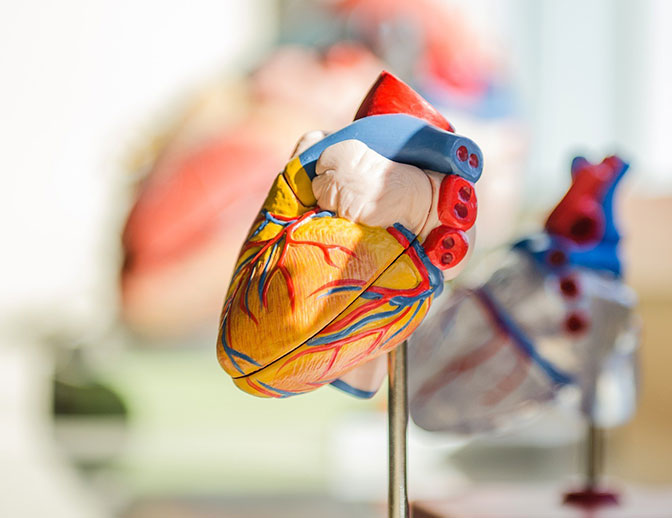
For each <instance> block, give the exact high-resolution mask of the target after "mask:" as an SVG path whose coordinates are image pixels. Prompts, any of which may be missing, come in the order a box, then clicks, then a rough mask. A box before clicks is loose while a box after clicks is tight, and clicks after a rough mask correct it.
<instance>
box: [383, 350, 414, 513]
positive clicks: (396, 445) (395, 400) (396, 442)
mask: <svg viewBox="0 0 672 518" xmlns="http://www.w3.org/2000/svg"><path fill="white" fill-rule="evenodd" d="M407 362H408V360H407V345H406V342H404V343H402V344H401V345H399V346H398V347H397V348H396V349H395V350H394V351H392V352H391V353H389V355H388V357H387V372H388V377H389V380H388V383H389V384H388V393H387V394H388V395H387V402H388V410H387V412H388V414H387V418H388V433H389V436H388V448H389V450H388V453H389V486H388V497H387V506H388V507H387V509H388V512H387V516H388V518H408V516H409V513H408V493H407V490H406V440H407V439H406V427H407V425H408V389H407Z"/></svg>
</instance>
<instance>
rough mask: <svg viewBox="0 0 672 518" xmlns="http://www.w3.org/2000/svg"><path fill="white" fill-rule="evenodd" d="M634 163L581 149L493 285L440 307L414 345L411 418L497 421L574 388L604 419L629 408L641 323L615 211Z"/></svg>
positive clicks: (472, 427) (586, 408)
mask: <svg viewBox="0 0 672 518" xmlns="http://www.w3.org/2000/svg"><path fill="white" fill-rule="evenodd" d="M627 169H628V165H627V164H626V163H624V162H623V161H622V160H621V159H619V158H618V157H616V156H611V157H607V158H605V159H604V160H603V161H602V162H600V163H597V164H592V163H589V162H588V161H587V160H585V159H584V158H582V157H577V158H575V159H574V161H573V163H572V168H571V172H572V184H571V187H570V188H569V190H568V191H567V193H566V194H565V196H564V198H563V199H562V200H561V201H560V203H559V204H558V205H557V206H556V207H555V209H554V210H553V211H552V212H551V214H550V216H549V217H548V219H547V221H546V226H545V229H544V232H541V233H539V234H536V235H533V236H530V237H528V238H526V239H523V240H521V241H519V242H518V243H516V244H514V245H513V246H512V247H511V248H510V249H509V250H508V251H507V252H506V254H505V255H504V256H503V257H498V260H497V261H496V268H495V269H494V271H492V272H491V275H490V277H489V278H488V279H487V281H486V282H484V283H481V284H478V283H477V284H474V285H469V286H466V287H460V288H458V289H456V290H455V291H454V292H453V293H452V294H451V295H450V296H449V297H446V298H445V299H443V300H442V301H441V304H440V307H439V306H437V307H434V308H433V311H432V315H431V316H430V317H429V318H427V320H426V322H425V323H423V325H422V326H421V328H420V329H419V330H418V332H417V333H416V334H415V335H414V336H413V337H412V339H411V340H410V345H409V401H410V412H411V416H412V417H413V420H414V421H415V422H416V424H418V425H419V426H421V427H422V428H425V429H427V430H431V431H443V432H452V433H455V432H457V433H474V432H483V431H488V430H493V429H500V428H502V427H504V426H507V425H509V424H510V423H512V422H513V421H515V420H516V419H518V418H520V417H522V416H524V415H527V414H529V413H530V410H532V409H533V407H535V406H539V405H541V404H543V403H544V402H552V401H554V400H556V398H557V396H558V395H559V394H561V393H566V392H567V390H570V391H572V392H573V393H575V394H578V396H579V397H578V398H577V400H578V402H579V405H580V411H581V413H582V414H583V415H584V416H585V417H586V418H587V420H588V421H590V422H591V423H594V424H595V425H597V426H600V427H609V426H615V425H618V424H621V423H623V422H624V421H626V420H627V419H628V418H629V417H630V416H631V415H632V413H633V412H634V408H635V404H636V394H637V370H636V353H637V349H638V343H639V324H638V319H637V317H636V315H635V314H634V306H635V303H636V300H635V296H634V293H633V292H632V290H630V288H629V287H628V286H627V285H626V284H625V283H624V282H623V278H622V268H621V261H620V259H619V254H618V248H619V246H618V245H619V241H620V236H619V232H618V230H617V227H616V225H615V224H614V211H613V200H614V193H615V190H616V186H617V184H618V182H619V181H620V180H621V178H622V177H623V175H624V174H625V172H626V171H627ZM566 389H567V390H566Z"/></svg>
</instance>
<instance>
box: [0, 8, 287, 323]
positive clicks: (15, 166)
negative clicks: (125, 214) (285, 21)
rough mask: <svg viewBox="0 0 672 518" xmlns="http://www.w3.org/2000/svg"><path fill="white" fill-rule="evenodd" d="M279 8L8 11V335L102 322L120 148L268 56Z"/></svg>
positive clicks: (0, 57) (4, 142) (0, 138)
mask: <svg viewBox="0 0 672 518" xmlns="http://www.w3.org/2000/svg"><path fill="white" fill-rule="evenodd" d="M273 7H274V5H273V3H272V2H270V1H264V0H255V1H253V0H142V1H135V0H114V1H111V0H96V1H91V0H61V1H59V2H50V1H48V0H25V1H21V2H2V3H0V207H2V208H1V209H0V235H2V240H3V251H2V253H1V254H0V258H1V259H0V272H2V273H1V277H0V286H1V288H0V322H2V320H7V319H14V318H16V317H17V316H19V315H21V314H25V312H26V311H30V312H31V313H32V315H33V317H34V316H35V311H36V310H38V311H39V310H43V311H44V313H43V316H44V318H49V316H53V315H54V314H56V315H57V318H62V317H64V316H67V318H70V317H74V318H77V319H83V318H90V317H93V316H94V314H95V311H96V308H95V307H92V302H94V301H95V298H94V299H92V294H93V293H95V292H96V290H100V289H101V286H100V282H101V279H100V277H101V274H100V271H99V270H100V265H101V264H107V263H105V258H104V257H101V254H102V253H109V252H108V251H109V250H110V246H109V245H108V244H105V241H107V242H114V240H115V239H118V236H109V235H105V234H104V231H106V229H108V228H109V221H108V220H109V217H110V203H115V202H116V201H115V200H114V199H113V197H112V195H114V194H118V189H119V183H120V180H119V176H118V175H119V174H120V173H119V170H118V169H116V168H117V166H118V163H119V160H120V158H121V155H122V153H123V152H124V151H126V150H125V149H124V146H127V145H128V144H129V143H131V142H132V141H133V138H134V137H135V135H134V132H136V131H138V130H139V129H140V128H141V127H142V126H143V124H144V123H146V122H147V120H148V119H151V117H152V115H154V114H155V113H156V112H157V111H158V110H160V109H161V108H163V107H164V106H165V105H166V104H167V103H168V102H169V101H170V100H171V99H174V98H176V97H179V95H181V94H183V93H184V92H185V91H188V89H189V88H191V87H194V86H197V85H198V83H199V82H201V81H203V80H205V79H208V78H210V77H212V76H213V74H217V73H219V72H221V71H223V70H226V69H227V67H230V65H231V64H233V63H237V64H241V63H242V62H244V60H245V59H246V57H247V56H250V55H253V54H254V52H255V51H257V52H258V51H259V50H260V49H261V48H263V47H264V46H266V45H268V44H269V42H270V41H272V39H273V36H274V28H273V20H272V15H273ZM115 175H116V176H115ZM113 250H114V249H112V253H113ZM108 262H109V261H108ZM64 312H67V315H64ZM23 318H28V317H27V316H24V317H23Z"/></svg>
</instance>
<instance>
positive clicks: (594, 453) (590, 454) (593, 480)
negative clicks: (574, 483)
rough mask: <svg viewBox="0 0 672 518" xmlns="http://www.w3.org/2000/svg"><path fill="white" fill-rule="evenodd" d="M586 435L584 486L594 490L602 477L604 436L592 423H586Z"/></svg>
mask: <svg viewBox="0 0 672 518" xmlns="http://www.w3.org/2000/svg"><path fill="white" fill-rule="evenodd" d="M587 428H588V429H587V433H586V471H585V474H586V486H587V487H588V488H589V489H594V488H596V487H597V486H598V485H599V483H600V477H601V475H602V462H603V456H602V450H603V448H604V434H603V432H602V430H600V429H599V428H598V427H597V426H595V424H594V423H593V422H592V421H588V427H587Z"/></svg>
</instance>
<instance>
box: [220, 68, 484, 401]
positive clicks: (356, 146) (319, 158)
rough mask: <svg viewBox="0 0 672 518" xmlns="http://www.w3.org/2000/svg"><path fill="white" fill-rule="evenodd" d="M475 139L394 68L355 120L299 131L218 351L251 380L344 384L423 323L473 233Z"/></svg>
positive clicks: (245, 264) (300, 385) (247, 256)
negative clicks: (325, 128) (335, 126)
mask: <svg viewBox="0 0 672 518" xmlns="http://www.w3.org/2000/svg"><path fill="white" fill-rule="evenodd" d="M482 167H483V157H482V154H481V151H480V150H479V148H478V146H477V145H476V144H475V143H474V142H472V141H471V140H469V139H468V138H465V137H462V136H458V135H456V134H455V133H454V130H453V127H452V126H451V124H450V123H449V122H448V121H447V120H446V119H444V118H443V116H441V115H440V114H439V113H438V112H437V111H436V110H435V109H434V108H432V106H431V105H429V103H427V102H426V101H425V100H424V99H422V97H420V96H419V95H418V94H416V93H415V92H414V91H413V90H412V89H411V88H410V87H408V86H407V85H405V84H404V83H402V82H401V81H399V80H398V79H396V78H395V77H394V76H392V75H391V74H389V73H386V72H383V73H382V74H381V75H380V77H379V78H378V80H377V81H376V83H375V84H374V85H373V87H372V88H371V90H370V91H369V93H368V94H367V96H366V97H365V99H364V101H363V103H362V105H361V106H360V108H359V111H358V112H357V115H356V117H355V121H354V122H353V123H352V124H350V125H349V126H346V127H345V128H343V129H341V130H339V131H336V132H334V133H331V134H329V135H325V134H324V133H321V132H312V133H309V134H307V135H305V136H304V137H303V138H302V139H301V140H300V141H299V143H298V145H297V149H296V152H295V154H294V156H293V157H292V158H291V159H290V161H289V162H288V163H287V165H286V166H285V169H284V170H283V171H282V172H281V173H280V174H279V175H278V177H277V178H276V180H275V182H274V183H273V185H272V187H271V190H270V192H269V194H268V197H267V198H266V201H265V202H264V204H263V207H262V209H261V211H260V212H259V215H258V217H257V218H256V220H255V221H254V223H253V224H252V228H251V229H250V232H249V234H248V237H247V239H246V241H245V243H244V244H243V246H242V249H241V252H240V255H239V257H238V261H237V264H236V267H235V270H234V273H233V278H232V280H231V283H230V285H229V288H228V293H227V296H226V299H225V301H224V307H223V310H222V317H221V324H220V332H219V338H218V344H217V353H218V359H219V362H220V364H221V365H222V367H223V368H224V370H225V371H226V372H227V373H228V374H229V375H231V376H232V377H233V380H234V383H235V384H236V385H237V386H238V387H239V388H241V389H242V390H244V391H246V392H248V393H250V394H253V395H256V396H261V397H286V396H291V395H295V394H300V393H304V392H308V391H312V390H314V389H316V388H318V387H320V386H322V385H325V384H329V383H335V384H336V385H339V386H341V387H342V388H343V387H344V386H347V383H346V382H343V381H342V380H341V377H342V376H344V375H347V374H348V373H350V372H351V371H353V370H355V369H357V368H358V367H360V366H362V365H364V364H366V363H367V362H369V361H371V360H373V359H374V358H376V357H378V356H380V355H382V354H384V353H386V352H388V351H390V350H391V349H393V348H394V347H395V346H397V345H398V344H399V343H400V342H402V341H403V340H404V339H406V338H407V337H408V336H409V335H410V334H411V333H412V332H413V331H414V330H415V328H416V327H417V326H418V324H419V323H420V322H421V320H422V319H423V317H424V316H425V314H426V313H427V310H428V309H429V306H430V304H431V303H432V300H433V299H434V298H435V297H437V296H438V295H439V294H440V293H441V291H442V288H443V282H444V278H446V277H452V276H454V275H456V274H457V272H458V270H459V267H460V266H461V265H462V263H463V262H464V259H465V256H466V255H467V251H468V249H469V246H470V241H471V240H472V239H473V231H472V227H473V225H474V222H475V219H476V210H477V203H476V194H475V192H474V183H475V182H476V181H477V180H478V179H479V177H480V175H481V171H482Z"/></svg>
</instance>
